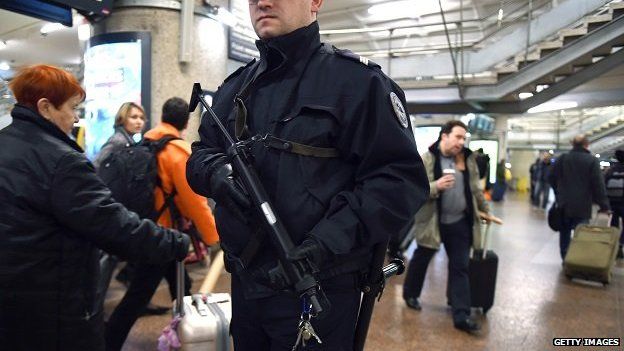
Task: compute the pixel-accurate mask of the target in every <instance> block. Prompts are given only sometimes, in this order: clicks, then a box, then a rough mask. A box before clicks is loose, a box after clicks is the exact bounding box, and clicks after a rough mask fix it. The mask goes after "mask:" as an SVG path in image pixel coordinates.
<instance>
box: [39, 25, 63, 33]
mask: <svg viewBox="0 0 624 351" xmlns="http://www.w3.org/2000/svg"><path fill="white" fill-rule="evenodd" d="M62 28H63V25H62V24H60V23H46V24H44V25H43V27H41V29H40V30H39V31H40V32H41V35H48V34H49V33H52V32H54V31H57V30H59V29H62Z"/></svg>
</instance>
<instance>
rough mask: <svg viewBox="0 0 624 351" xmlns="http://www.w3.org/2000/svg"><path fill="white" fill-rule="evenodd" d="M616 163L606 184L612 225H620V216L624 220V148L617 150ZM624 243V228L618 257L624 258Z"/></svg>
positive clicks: (607, 176) (609, 171)
mask: <svg viewBox="0 0 624 351" xmlns="http://www.w3.org/2000/svg"><path fill="white" fill-rule="evenodd" d="M615 158H616V159H617V162H616V163H613V164H611V168H609V170H608V171H607V174H605V184H606V186H607V196H608V197H609V203H610V204H611V210H612V211H613V217H612V218H611V226H612V227H619V224H620V218H622V220H624V150H616V151H615ZM623 244H624V228H623V229H622V232H621V233H620V248H619V250H618V254H617V257H618V258H624V252H622V245H623Z"/></svg>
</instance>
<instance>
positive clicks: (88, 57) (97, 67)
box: [84, 40, 143, 160]
mask: <svg viewBox="0 0 624 351" xmlns="http://www.w3.org/2000/svg"><path fill="white" fill-rule="evenodd" d="M84 61H85V73H84V84H85V90H86V92H87V96H86V100H85V126H86V132H85V134H86V135H85V144H86V145H85V146H86V150H85V152H86V154H87V157H88V158H89V159H90V160H93V159H94V158H95V156H96V155H97V153H98V152H99V151H100V148H101V147H102V145H104V143H105V142H106V141H107V140H108V138H109V137H110V136H111V135H112V134H113V132H114V129H113V128H114V123H115V115H116V113H117V110H118V109H119V107H120V106H121V104H123V103H124V102H128V101H132V102H135V103H137V104H139V105H143V104H142V103H141V41H140V40H138V41H136V42H124V43H109V44H101V45H97V46H93V47H90V48H88V49H87V51H86V52H85V60H84Z"/></svg>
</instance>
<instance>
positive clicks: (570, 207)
mask: <svg viewBox="0 0 624 351" xmlns="http://www.w3.org/2000/svg"><path fill="white" fill-rule="evenodd" d="M551 167H552V169H551V173H550V175H549V180H550V184H551V185H552V187H553V189H554V191H555V195H556V197H557V203H558V204H559V206H560V207H561V208H562V209H563V213H564V215H565V216H566V217H571V218H572V217H573V218H583V219H589V218H591V214H592V203H596V204H598V205H599V206H600V208H601V209H602V210H608V209H609V200H608V199H607V191H606V188H605V183H604V179H603V176H602V173H601V172H600V163H599V162H598V159H597V158H595V157H593V156H592V155H591V154H590V153H589V151H587V150H585V149H583V148H581V147H575V148H574V149H572V151H570V152H569V153H567V154H563V155H561V156H560V157H559V158H558V159H557V160H556V161H555V164H554V165H553V166H551Z"/></svg>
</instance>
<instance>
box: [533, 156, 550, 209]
mask: <svg viewBox="0 0 624 351" xmlns="http://www.w3.org/2000/svg"><path fill="white" fill-rule="evenodd" d="M550 161H551V156H550V153H548V152H544V153H543V154H542V158H541V160H540V162H539V163H538V164H537V170H536V175H535V178H536V183H535V186H536V189H535V197H534V201H533V205H534V206H535V207H539V206H540V201H541V207H542V209H546V205H547V204H548V196H549V195H550V183H549V179H550V173H551V171H552V165H551V162H550Z"/></svg>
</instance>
